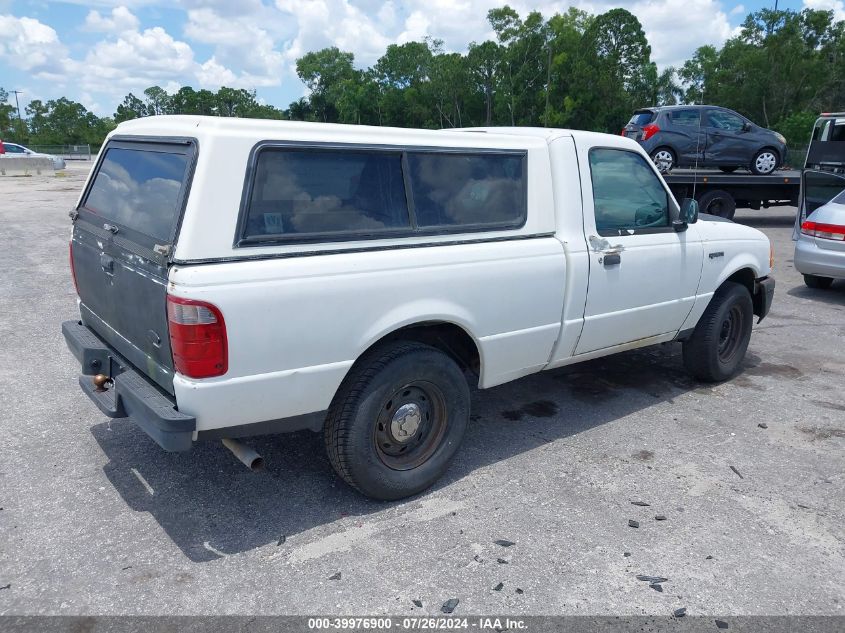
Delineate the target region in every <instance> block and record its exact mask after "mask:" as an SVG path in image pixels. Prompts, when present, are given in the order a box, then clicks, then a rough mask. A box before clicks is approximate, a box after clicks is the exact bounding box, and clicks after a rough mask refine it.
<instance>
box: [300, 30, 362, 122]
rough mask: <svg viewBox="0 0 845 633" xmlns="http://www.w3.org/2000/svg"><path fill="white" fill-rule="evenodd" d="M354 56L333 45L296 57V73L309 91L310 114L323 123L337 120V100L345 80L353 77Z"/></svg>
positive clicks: (345, 85)
mask: <svg viewBox="0 0 845 633" xmlns="http://www.w3.org/2000/svg"><path fill="white" fill-rule="evenodd" d="M354 60H355V56H354V55H353V54H352V53H347V52H343V51H341V50H340V49H339V48H337V47H335V46H332V47H331V48H324V49H322V50H319V51H316V52H313V53H307V54H306V55H303V56H302V57H300V58H299V59H298V60H296V74H297V75H299V78H300V79H301V80H302V81H303V82H304V83H305V85H306V86H308V89H309V90H310V91H311V95H310V98H309V103H310V106H311V107H310V112H309V114H310V116H312V117H313V118H314V119H315V120H318V121H324V122H337V121H338V108H337V102H338V99H339V98H340V96H341V93H342V90H343V89H344V87H348V85H349V84H348V83H347V82H348V81H350V80H354V79H355V77H356V75H355V68H354V67H353V66H352V63H353V61H354Z"/></svg>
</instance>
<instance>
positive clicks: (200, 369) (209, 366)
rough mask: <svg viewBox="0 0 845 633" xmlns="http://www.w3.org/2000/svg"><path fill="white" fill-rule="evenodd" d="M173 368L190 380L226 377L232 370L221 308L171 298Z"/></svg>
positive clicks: (168, 310) (168, 309) (168, 320)
mask: <svg viewBox="0 0 845 633" xmlns="http://www.w3.org/2000/svg"><path fill="white" fill-rule="evenodd" d="M167 322H168V325H169V329H170V349H171V351H172V352H173V366H174V367H175V369H176V371H177V372H179V373H180V374H182V375H184V376H187V377H188V378H211V377H212V376H222V375H223V374H225V373H226V371H228V369H229V358H228V347H229V345H228V341H227V340H226V322H225V321H224V320H223V315H222V314H221V313H220V310H219V309H218V308H217V306H213V305H211V304H210V303H206V302H205V301H195V300H193V299H183V298H181V297H174V296H172V295H167Z"/></svg>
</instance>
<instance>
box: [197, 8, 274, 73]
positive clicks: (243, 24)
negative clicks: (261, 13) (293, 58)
mask: <svg viewBox="0 0 845 633" xmlns="http://www.w3.org/2000/svg"><path fill="white" fill-rule="evenodd" d="M259 24H262V23H261V22H259V21H258V20H256V19H255V16H254V15H249V14H247V15H241V16H237V17H225V16H223V15H221V14H218V13H217V12H216V11H215V10H213V9H207V8H206V9H195V10H191V11H188V23H187V24H186V26H185V35H186V36H187V37H188V38H189V39H191V40H193V41H197V42H202V43H205V44H214V45H215V51H214V56H213V57H212V59H211V60H209V63H210V62H212V61H213V62H214V63H213V64H210V67H209V68H216V67H218V66H220V64H223V65H228V66H234V67H237V68H238V69H239V70H240V71H241V76H240V77H236V76H235V75H234V74H231V78H230V79H229V80H228V83H227V84H226V85H229V86H235V87H242V86H243V87H255V86H268V85H277V84H278V83H279V82H280V79H281V76H282V73H283V72H284V63H285V59H284V56H283V55H282V53H281V52H280V51H279V50H277V49H276V44H275V41H274V39H273V37H272V36H271V35H270V33H269V32H268V31H267V30H266V29H265V28H263V27H262V26H259ZM245 44H247V45H245ZM203 76H204V77H212V76H220V75H219V73H216V72H214V73H212V72H211V71H210V70H208V69H206V70H205V71H204V72H203ZM212 83H214V82H212Z"/></svg>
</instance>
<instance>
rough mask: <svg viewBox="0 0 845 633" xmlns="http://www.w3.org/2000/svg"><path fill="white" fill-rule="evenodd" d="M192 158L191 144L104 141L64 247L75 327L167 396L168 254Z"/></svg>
mask: <svg viewBox="0 0 845 633" xmlns="http://www.w3.org/2000/svg"><path fill="white" fill-rule="evenodd" d="M194 153H195V152H194V145H193V144H192V143H191V142H190V141H184V142H180V141H174V142H160V141H157V142H142V141H138V140H132V141H129V140H127V141H117V140H111V141H109V143H108V144H107V145H106V146H105V147H104V148H103V149H102V151H101V158H100V160H99V163H98V164H97V167H96V168H95V172H94V174H93V176H92V177H91V179H90V180H89V184H88V187H87V189H86V191H85V193H84V194H83V196H82V201H81V203H80V205H79V207H78V208H77V209H76V211H75V219H74V226H73V238H72V242H71V254H70V256H71V264H72V267H73V272H74V279H75V281H76V286H77V291H78V293H79V300H80V306H79V310H80V313H81V316H82V321H83V322H84V323H85V324H86V325H87V326H88V327H90V328H91V329H92V330H94V331H95V332H96V333H97V334H98V335H99V336H100V337H101V338H103V339H104V340H105V341H106V342H107V343H109V344H110V345H111V346H112V347H113V348H115V349H116V350H117V351H118V352H119V353H120V354H121V355H122V356H124V357H125V358H126V359H127V360H128V361H129V362H130V363H132V365H134V366H135V368H136V369H138V370H139V371H140V372H142V373H144V374H146V375H147V376H148V377H149V378H151V379H152V380H153V381H155V382H156V383H158V385H159V386H160V387H162V388H163V389H165V390H166V391H168V392H170V393H173V358H172V354H171V350H170V336H169V330H168V324H167V307H166V301H167V273H168V264H169V252H170V250H171V248H172V244H173V241H174V239H175V235H176V228H177V224H178V222H179V218H180V215H181V210H182V207H183V204H184V200H185V196H186V193H187V188H188V180H189V177H190V173H191V165H192V163H193V159H194Z"/></svg>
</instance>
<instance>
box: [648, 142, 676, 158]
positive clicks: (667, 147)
mask: <svg viewBox="0 0 845 633" xmlns="http://www.w3.org/2000/svg"><path fill="white" fill-rule="evenodd" d="M662 149H666V150H669V152H670V153H671V154H672V158H673V159H674V160H675V162H677V161H678V152H676V151H675V148H674V147H672V146H671V145H659V146H658V147H655V148H654V149H653V150H651V154H649V156H654V155H655V154H656V153H657V152H659V151H660V150H662Z"/></svg>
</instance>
